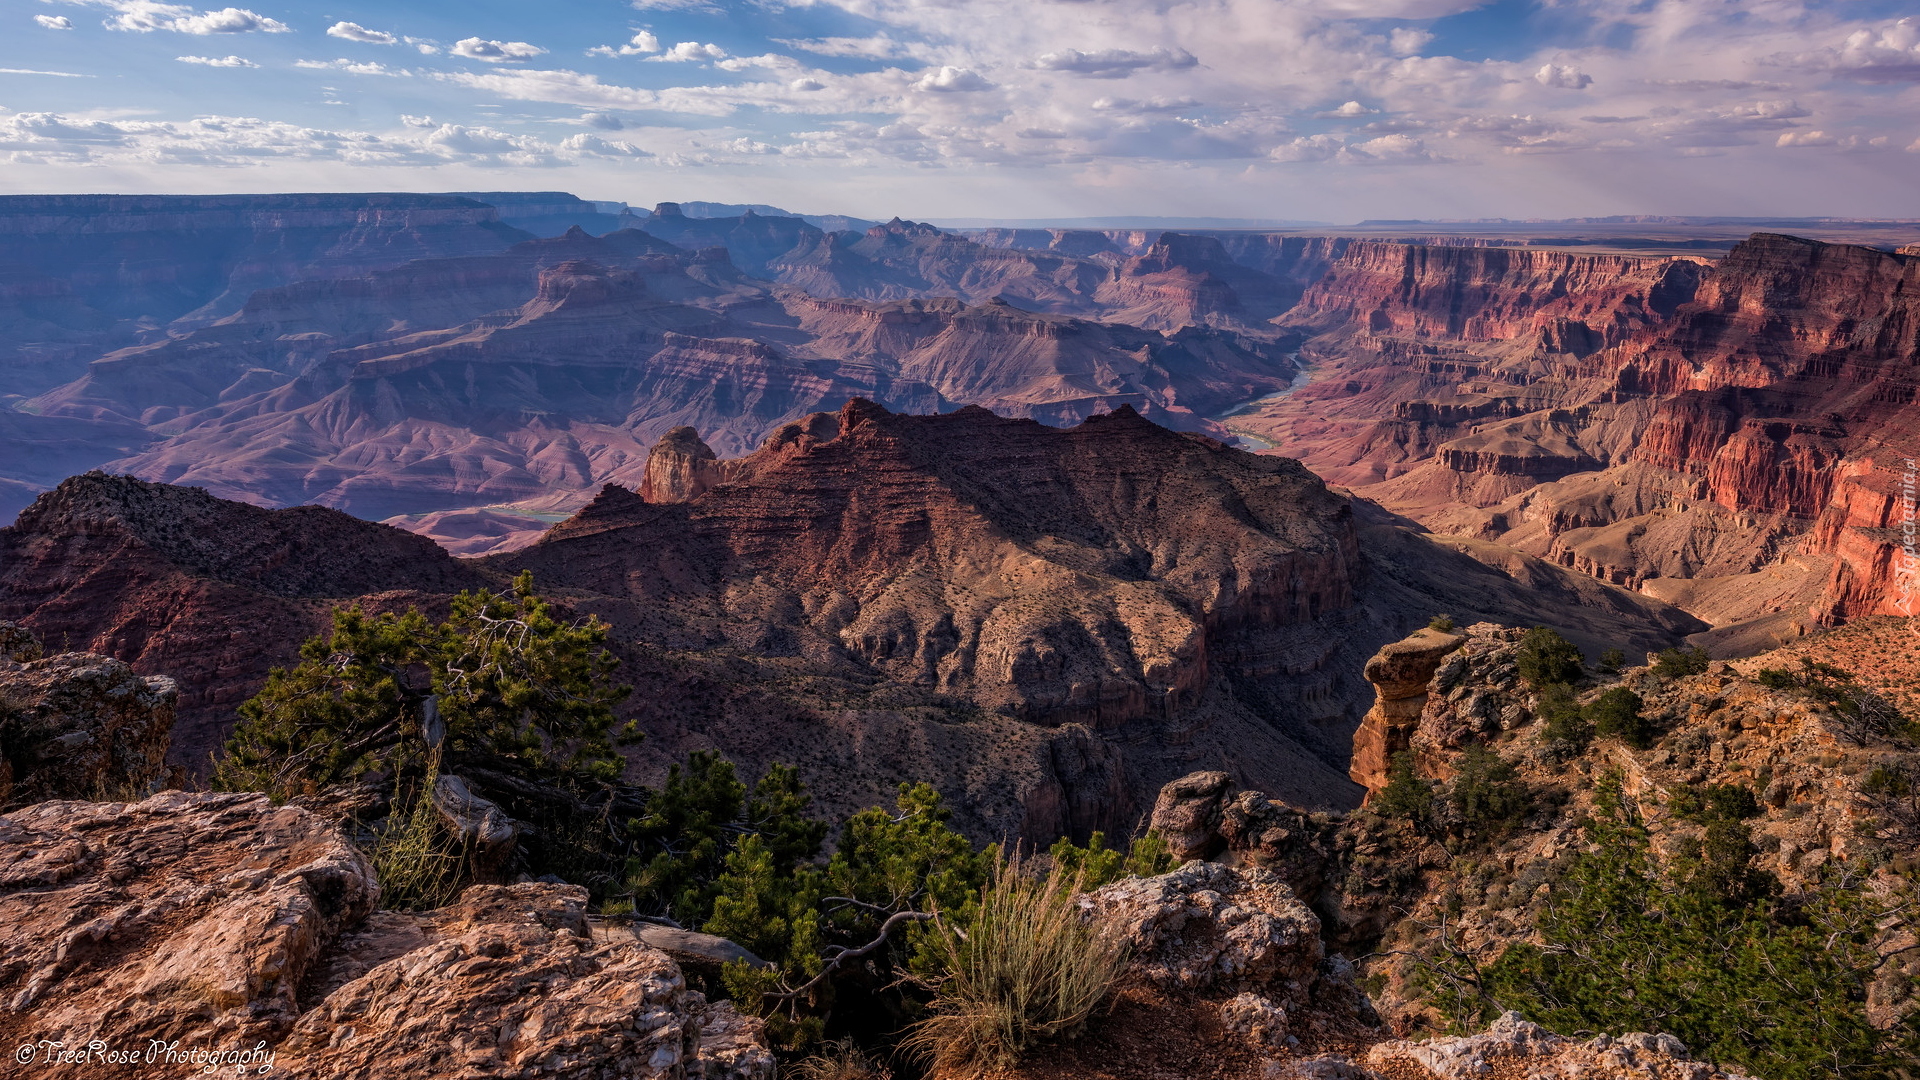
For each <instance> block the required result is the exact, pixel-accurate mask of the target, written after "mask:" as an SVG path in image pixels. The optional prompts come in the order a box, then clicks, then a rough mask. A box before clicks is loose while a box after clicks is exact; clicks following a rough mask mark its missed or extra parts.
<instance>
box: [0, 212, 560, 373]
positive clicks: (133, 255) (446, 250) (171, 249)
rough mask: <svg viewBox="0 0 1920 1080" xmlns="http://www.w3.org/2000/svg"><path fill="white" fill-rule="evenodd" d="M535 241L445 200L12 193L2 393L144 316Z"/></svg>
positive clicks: (124, 332)
mask: <svg viewBox="0 0 1920 1080" xmlns="http://www.w3.org/2000/svg"><path fill="white" fill-rule="evenodd" d="M524 239H527V234H526V233H523V232H521V231H519V230H518V229H514V228H511V227H509V226H506V225H503V224H501V222H500V219H499V215H498V213H497V212H496V211H495V210H494V209H493V208H492V207H490V206H485V205H482V204H480V203H477V202H474V201H473V200H471V199H460V198H453V197H449V196H444V195H402V194H373V195H353V194H341V195H7V196H0V265H4V266H5V267H6V268H7V275H6V277H7V283H6V285H5V286H4V287H0V356H4V357H5V359H6V361H7V362H6V363H5V365H3V366H0V370H4V371H5V372H6V380H7V381H6V382H5V384H4V385H0V392H5V393H27V394H33V393H38V392H39V391H41V390H44V389H46V388H47V387H49V386H52V385H55V384H57V383H60V382H64V381H66V380H67V379H70V378H72V377H74V375H76V374H78V373H79V370H80V369H81V368H84V366H85V364H86V362H87V360H90V359H92V358H93V357H94V356H98V355H99V354H100V353H101V352H103V351H106V349H108V348H112V347H114V345H116V344H119V343H129V342H131V341H132V340H134V339H135V337H136V336H137V335H138V333H139V331H140V327H139V326H138V325H137V324H138V322H139V321H140V320H143V319H145V320H149V325H152V324H155V323H166V322H171V321H173V320H175V319H179V318H182V317H187V318H191V319H210V318H217V317H219V316H221V315H225V314H227V313H229V312H231V311H233V310H235V309H236V308H238V307H239V306H240V305H241V303H243V302H244V301H245V300H246V299H247V296H248V295H249V294H250V293H252V292H254V291H255V290H258V289H263V288H270V287H273V286H278V285H284V284H287V283H288V282H292V281H298V280H303V279H317V278H337V277H349V276H353V275H356V274H361V273H365V272H366V271H368V270H372V269H375V268H378V267H384V266H395V265H398V264H400V263H403V262H406V261H407V260H409V259H423V258H433V257H436V256H450V255H466V254H480V253H491V252H496V251H499V250H501V249H503V248H505V247H506V246H507V245H509V244H511V243H513V242H515V241H517V240H524ZM89 352H91V355H89Z"/></svg>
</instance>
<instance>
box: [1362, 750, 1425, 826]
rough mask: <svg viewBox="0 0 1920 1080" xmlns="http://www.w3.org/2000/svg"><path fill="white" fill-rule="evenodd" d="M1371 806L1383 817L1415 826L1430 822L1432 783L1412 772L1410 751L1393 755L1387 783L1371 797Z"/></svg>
mask: <svg viewBox="0 0 1920 1080" xmlns="http://www.w3.org/2000/svg"><path fill="white" fill-rule="evenodd" d="M1370 805H1371V807H1372V809H1373V810H1374V812H1376V813H1378V814H1380V815H1381V816H1382V817H1388V818H1398V819H1400V820H1402V821H1405V822H1408V823H1409V824H1411V825H1412V826H1413V827H1414V828H1415V829H1424V828H1426V827H1427V826H1428V825H1430V824H1432V822H1433V811H1434V798H1433V783H1432V782H1431V781H1428V780H1423V779H1421V778H1420V777H1419V776H1417V775H1416V774H1415V773H1414V771H1413V754H1412V753H1411V752H1410V751H1406V750H1402V751H1400V752H1399V753H1397V754H1395V755H1393V763H1392V765H1391V767H1390V768H1389V769H1388V771H1387V784H1386V786H1385V787H1383V788H1381V789H1380V793H1379V794H1378V795H1375V796H1374V797H1373V801H1372V803H1371V804H1370Z"/></svg>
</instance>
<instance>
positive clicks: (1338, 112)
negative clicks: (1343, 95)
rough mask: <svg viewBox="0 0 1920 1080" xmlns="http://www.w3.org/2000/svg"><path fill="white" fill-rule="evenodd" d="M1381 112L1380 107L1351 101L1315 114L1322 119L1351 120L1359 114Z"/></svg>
mask: <svg viewBox="0 0 1920 1080" xmlns="http://www.w3.org/2000/svg"><path fill="white" fill-rule="evenodd" d="M1379 112H1380V110H1379V109H1369V108H1367V107H1366V106H1365V105H1362V104H1360V103H1359V102H1357V101H1349V102H1347V103H1346V104H1344V105H1342V106H1340V107H1339V108H1337V109H1328V110H1327V111H1326V112H1318V113H1314V114H1313V115H1314V116H1316V117H1318V118H1319V119H1322V120H1351V119H1353V118H1354V117H1358V116H1374V115H1377V114H1378V113H1379Z"/></svg>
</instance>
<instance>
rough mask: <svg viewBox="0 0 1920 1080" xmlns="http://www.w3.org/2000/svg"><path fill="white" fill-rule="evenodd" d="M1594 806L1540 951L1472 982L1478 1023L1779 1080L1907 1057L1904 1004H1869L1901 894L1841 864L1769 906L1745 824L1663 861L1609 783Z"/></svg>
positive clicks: (1888, 1070)
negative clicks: (1610, 1042) (1682, 1046)
mask: <svg viewBox="0 0 1920 1080" xmlns="http://www.w3.org/2000/svg"><path fill="white" fill-rule="evenodd" d="M1596 796H1597V797H1596V800H1595V809H1594V813H1593V815H1592V817H1591V818H1590V819H1589V821H1588V823H1587V826H1586V839H1587V841H1588V843H1589V845H1591V848H1590V850H1588V851H1585V852H1583V853H1582V854H1580V855H1578V856H1577V857H1576V858H1575V859H1574V861H1573V864H1572V866H1571V867H1570V868H1569V869H1568V871H1567V873H1566V874H1565V876H1564V877H1563V878H1562V879H1561V880H1560V881H1559V882H1558V883H1557V884H1556V885H1554V886H1553V888H1552V894H1551V899H1550V901H1549V903H1548V905H1547V907H1546V909H1545V911H1544V913H1543V914H1542V916H1541V918H1540V922H1539V926H1538V940H1539V944H1534V943H1531V942H1527V943H1517V944H1513V945H1510V946H1508V947H1507V948H1506V950H1505V951H1504V952H1503V953H1502V954H1501V955H1500V957H1499V958H1498V960H1496V961H1495V962H1494V963H1493V964H1492V965H1490V966H1489V967H1488V968H1487V969H1486V970H1485V971H1484V972H1483V973H1482V981H1481V986H1482V987H1483V989H1484V992H1485V998H1486V1011H1488V1012H1492V1011H1494V1010H1497V1009H1508V1008H1511V1009H1516V1010H1518V1011H1519V1012H1520V1013H1521V1014H1522V1015H1524V1016H1526V1017H1527V1018H1528V1019H1530V1020H1533V1021H1534V1022H1536V1023H1539V1024H1542V1025H1544V1026H1546V1027H1547V1028H1550V1029H1552V1030H1554V1031H1557V1032H1560V1033H1562V1034H1569V1035H1571V1034H1575V1033H1591V1032H1595V1031H1608V1032H1616V1033H1617V1032H1622V1031H1665V1032H1670V1033H1672V1034H1673V1035H1675V1036H1677V1037H1678V1038H1679V1039H1680V1040H1681V1041H1682V1042H1684V1043H1686V1044H1687V1046H1688V1047H1689V1048H1691V1049H1692V1051H1693V1052H1694V1054H1695V1055H1697V1056H1698V1057H1699V1058H1701V1059H1704V1060H1712V1061H1717V1062H1721V1063H1724V1064H1729V1065H1737V1066H1741V1067H1742V1068H1744V1069H1748V1070H1751V1071H1752V1072H1754V1073H1755V1074H1756V1075H1760V1076H1766V1077H1769V1078H1775V1080H1815V1078H1820V1080H1828V1078H1832V1077H1861V1078H1867V1077H1885V1078H1889V1080H1891V1078H1893V1077H1895V1076H1897V1075H1898V1073H1897V1072H1896V1071H1895V1070H1896V1069H1897V1068H1898V1067H1899V1065H1900V1064H1901V1063H1903V1062H1910V1061H1911V1060H1912V1057H1911V1055H1912V1054H1913V1053H1914V1052H1915V1051H1916V1049H1920V1030H1916V1026H1915V1022H1914V1017H1913V1014H1912V1012H1911V1005H1910V1004H1909V1005H1908V1006H1907V1009H1908V1011H1907V1013H1906V1015H1904V1016H1903V1017H1900V1018H1898V1019H1897V1020H1896V1021H1895V1022H1893V1023H1891V1024H1887V1025H1884V1026H1878V1027H1877V1026H1876V1025H1875V1023H1874V1020H1873V1018H1872V1017H1870V1016H1869V1014H1868V1010H1867V1006H1866V1000H1867V985H1868V983H1869V982H1871V981H1872V980H1873V979H1874V978H1875V976H1876V973H1877V972H1878V970H1879V969H1880V968H1881V966H1882V965H1881V958H1880V955H1879V952H1878V949H1877V948H1876V944H1877V942H1879V941H1880V940H1881V938H1882V937H1883V935H1882V933H1881V931H1880V929H1879V928H1880V926H1881V925H1882V924H1883V923H1884V922H1885V921H1886V920H1887V919H1889V918H1890V917H1892V916H1893V914H1894V912H1895V911H1896V910H1898V909H1899V908H1900V907H1901V901H1900V900H1899V899H1898V898H1894V899H1888V898H1885V897H1882V896H1880V895H1879V894H1877V893H1876V891H1875V890H1874V889H1873V888H1872V887H1871V886H1870V885H1869V883H1868V882H1867V881H1866V879H1865V878H1864V876H1862V875H1859V874H1856V873H1853V872H1851V871H1850V870H1849V869H1848V868H1845V867H1841V868H1840V869H1839V870H1838V871H1837V872H1834V873H1830V874H1829V875H1828V876H1827V878H1826V880H1824V881H1823V882H1822V883H1820V884H1819V885H1817V886H1813V887H1811V888H1810V889H1809V890H1808V891H1807V892H1805V893H1804V894H1801V895H1797V896H1790V897H1783V896H1780V895H1778V893H1777V889H1776V888H1775V887H1774V883H1772V882H1771V880H1770V879H1767V878H1766V877H1765V876H1764V875H1757V874H1755V873H1754V872H1752V870H1751V867H1750V859H1751V855H1752V845H1751V843H1750V842H1749V841H1748V840H1747V837H1746V832H1745V825H1744V824H1743V823H1741V822H1739V821H1737V820H1729V819H1726V818H1724V817H1721V818H1716V819H1714V822H1712V823H1710V832H1711V826H1712V825H1713V824H1716V823H1717V825H1718V826H1719V835H1718V836H1717V837H1715V836H1709V837H1708V839H1707V841H1706V843H1705V844H1704V845H1702V846H1701V848H1700V849H1698V850H1692V851H1679V852H1676V853H1675V854H1673V855H1671V856H1668V857H1662V856H1661V855H1659V854H1658V853H1657V852H1655V850H1654V849H1653V847H1652V845H1651V844H1650V843H1649V838H1648V834H1647V831H1646V828H1645V825H1644V823H1643V821H1642V820H1641V818H1640V815H1639V814H1638V812H1637V811H1636V810H1635V809H1634V808H1633V807H1632V805H1631V804H1630V803H1629V802H1628V801H1627V800H1626V798H1625V797H1624V796H1623V794H1622V792H1621V783H1620V778H1619V776H1618V774H1612V775H1608V776H1606V777H1604V778H1603V779H1602V781H1601V783H1600V786H1599V788H1598V790H1597V792H1596ZM1701 802H1702V804H1703V805H1704V804H1707V803H1709V802H1710V799H1702V800H1701ZM1909 981H1910V980H1909ZM1893 1000H1896V1001H1897V1000H1905V999H1904V998H1903V997H1901V996H1898V995H1896V997H1895V998H1894V999H1893Z"/></svg>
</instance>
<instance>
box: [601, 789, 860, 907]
mask: <svg viewBox="0 0 1920 1080" xmlns="http://www.w3.org/2000/svg"><path fill="white" fill-rule="evenodd" d="M809 802H810V800H809V799H808V796H807V794H806V791H805V788H804V787H803V785H802V784H801V783H800V774H799V773H798V772H796V771H795V770H793V769H791V768H788V767H786V766H784V765H774V766H772V767H771V768H769V769H768V770H767V773H766V775H765V776H763V777H761V778H760V781H759V783H757V784H755V785H754V786H753V787H752V788H748V787H747V785H745V784H743V783H741V782H740V780H739V779H738V777H736V776H735V774H734V768H733V763H732V762H730V761H727V760H726V759H724V758H722V757H720V756H719V755H718V754H714V753H711V752H706V751H695V752H694V753H692V754H690V755H688V758H687V763H686V766H685V768H682V767H681V766H679V765H675V766H673V767H672V768H671V769H670V770H669V771H668V773H667V781H666V783H665V784H663V785H661V788H660V790H659V791H657V792H654V793H652V795H651V796H650V797H649V798H648V799H647V801H646V811H645V813H644V814H642V815H640V816H639V817H637V818H634V819H632V820H630V821H628V822H627V825H626V834H627V838H628V840H629V841H630V848H631V849H632V851H633V852H634V853H633V854H632V855H630V856H629V857H628V859H627V863H626V876H625V881H624V883H623V885H622V886H621V888H619V889H618V890H617V895H620V896H623V897H625V898H627V899H628V900H629V901H630V902H631V903H632V904H633V905H634V910H636V911H638V912H640V913H641V914H647V915H665V916H669V917H671V918H673V919H674V920H676V921H678V922H680V923H682V924H683V925H686V926H698V925H699V924H700V923H702V922H704V921H706V920H707V918H708V917H709V916H711V914H712V913H713V905H714V901H715V898H716V897H718V896H719V895H720V893H721V891H722V890H723V886H722V884H721V882H720V877H721V874H722V872H723V869H724V867H725V865H726V861H727V858H728V856H729V855H730V854H731V853H732V852H733V851H734V850H735V849H736V848H737V847H738V846H739V845H741V844H742V843H744V842H745V841H746V840H747V838H749V837H751V838H754V839H755V840H756V841H757V842H758V843H759V844H760V845H761V848H762V849H764V851H765V856H766V858H767V859H768V861H769V863H770V865H771V867H772V871H773V873H775V874H777V875H782V876H784V875H790V874H792V873H793V871H794V868H795V867H796V866H798V865H799V864H800V863H802V862H805V861H809V860H811V859H813V858H814V857H815V856H816V855H818V854H819V853H820V844H821V841H822V840H824V839H825V838H826V833H827V824H826V822H823V821H814V820H812V819H810V818H808V817H807V816H806V813H807V809H808V806H809Z"/></svg>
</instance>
